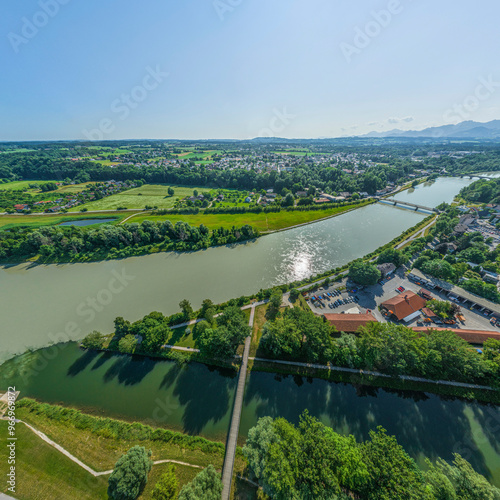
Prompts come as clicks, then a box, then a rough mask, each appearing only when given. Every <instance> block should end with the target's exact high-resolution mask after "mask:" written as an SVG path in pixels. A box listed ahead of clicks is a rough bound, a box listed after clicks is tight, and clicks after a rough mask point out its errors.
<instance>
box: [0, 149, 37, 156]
mask: <svg viewBox="0 0 500 500" xmlns="http://www.w3.org/2000/svg"><path fill="white" fill-rule="evenodd" d="M30 151H35V150H34V149H26V148H17V149H9V150H7V151H0V154H3V155H8V154H11V153H29V152H30Z"/></svg>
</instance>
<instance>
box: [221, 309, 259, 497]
mask: <svg viewBox="0 0 500 500" xmlns="http://www.w3.org/2000/svg"><path fill="white" fill-rule="evenodd" d="M256 305H258V303H255V304H252V309H251V311H250V320H249V322H248V324H249V326H250V335H249V336H248V337H247V338H246V339H245V350H244V351H243V359H242V362H241V368H240V373H239V377H238V387H237V389H236V395H235V396H234V407H233V415H232V417H231V427H230V428H229V435H228V438H227V443H226V456H225V457H224V466H223V468H222V486H223V489H222V500H229V498H230V496H231V482H232V479H233V469H234V458H235V455H236V445H237V442H238V433H239V430H240V419H241V409H242V407H243V395H244V393H245V382H246V377H247V367H248V356H249V354H250V343H251V341H252V328H253V319H254V315H255V306H256Z"/></svg>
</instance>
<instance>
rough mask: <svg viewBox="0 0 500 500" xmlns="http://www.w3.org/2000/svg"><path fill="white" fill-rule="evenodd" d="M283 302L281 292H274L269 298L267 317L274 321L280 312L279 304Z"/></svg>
mask: <svg viewBox="0 0 500 500" xmlns="http://www.w3.org/2000/svg"><path fill="white" fill-rule="evenodd" d="M282 302H283V293H282V291H281V290H274V291H273V293H272V294H271V297H270V298H269V307H268V309H267V317H268V318H269V319H275V318H276V316H277V315H278V314H279V312H280V307H281V303H282Z"/></svg>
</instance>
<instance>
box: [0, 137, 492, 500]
mask: <svg viewBox="0 0 500 500" xmlns="http://www.w3.org/2000/svg"><path fill="white" fill-rule="evenodd" d="M499 244H500V141H499V140H498V139H497V138H495V137H493V138H484V137H483V138H477V137H476V138H463V137H461V138H454V137H426V136H424V137H395V136H393V137H372V136H370V135H367V136H362V137H351V138H339V139H314V140H313V139H310V140H305V139H304V140H301V139H294V140H292V139H281V138H257V139H253V140H241V141H239V140H225V141H224V140H210V141H208V140H203V141H202V140H119V141H118V140H117V141H112V140H109V141H101V142H83V141H60V142H56V141H52V142H44V141H40V142H34V141H32V142H5V143H0V324H1V330H2V338H3V339H4V342H3V344H2V349H1V351H0V361H1V363H2V364H1V365H0V392H1V394H2V396H1V397H0V401H1V406H0V411H1V412H2V415H3V418H2V419H1V420H0V430H1V434H2V439H4V442H5V443H7V445H8V446H3V447H2V448H3V452H2V453H3V456H4V459H5V460H4V465H5V467H4V468H5V474H6V476H5V477H6V478H7V479H6V481H4V484H2V490H1V491H2V492H3V493H5V494H7V495H9V496H10V497H12V498H20V499H37V500H45V499H47V500H48V499H53V498H61V499H69V500H71V499H75V500H76V499H101V498H102V499H106V498H109V499H116V500H134V499H136V498H140V499H154V500H162V499H166V500H168V499H174V498H179V499H180V500H196V499H204V500H205V499H214V500H215V499H220V498H222V499H224V500H226V499H227V500H229V499H238V500H254V499H259V500H263V499H268V498H272V499H279V500H289V499H294V500H299V499H300V500H301V499H304V500H305V499H308V500H309V499H311V500H312V499H325V500H326V499H338V500H351V499H363V500H399V499H405V500H406V499H415V500H420V499H427V500H448V499H449V500H453V499H456V500H469V499H470V500H498V499H500V489H499V488H498V487H499V486H500V441H499V435H500V433H499V429H500V413H499V409H498V408H499V406H498V405H499V404H500V246H499ZM5 339H9V341H8V342H7V341H6V340H5Z"/></svg>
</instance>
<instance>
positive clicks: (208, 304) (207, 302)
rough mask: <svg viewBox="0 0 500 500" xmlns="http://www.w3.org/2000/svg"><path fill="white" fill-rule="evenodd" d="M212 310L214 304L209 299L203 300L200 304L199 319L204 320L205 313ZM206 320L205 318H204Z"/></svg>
mask: <svg viewBox="0 0 500 500" xmlns="http://www.w3.org/2000/svg"><path fill="white" fill-rule="evenodd" d="M213 308H214V303H213V302H212V301H211V300H210V299H205V300H204V301H203V302H202V303H201V309H200V314H199V317H200V318H205V313H206V312H207V311H208V310H209V309H213ZM205 319H206V318H205Z"/></svg>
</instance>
